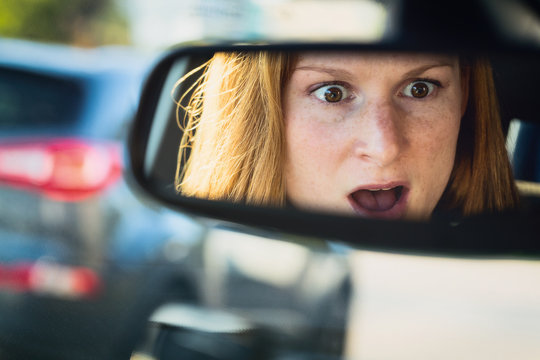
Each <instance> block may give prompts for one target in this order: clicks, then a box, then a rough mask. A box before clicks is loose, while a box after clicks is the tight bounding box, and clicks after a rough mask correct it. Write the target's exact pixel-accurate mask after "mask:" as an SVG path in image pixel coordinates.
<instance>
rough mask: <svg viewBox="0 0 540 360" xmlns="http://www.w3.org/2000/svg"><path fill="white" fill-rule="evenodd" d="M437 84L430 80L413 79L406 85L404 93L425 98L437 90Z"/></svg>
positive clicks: (417, 97)
mask: <svg viewBox="0 0 540 360" xmlns="http://www.w3.org/2000/svg"><path fill="white" fill-rule="evenodd" d="M435 86H437V85H436V84H434V83H432V82H429V81H413V82H412V83H410V84H409V85H407V86H406V87H405V89H404V90H403V94H404V95H405V96H408V97H413V98H416V99H421V98H425V97H426V96H428V95H429V94H431V93H432V92H433V90H435Z"/></svg>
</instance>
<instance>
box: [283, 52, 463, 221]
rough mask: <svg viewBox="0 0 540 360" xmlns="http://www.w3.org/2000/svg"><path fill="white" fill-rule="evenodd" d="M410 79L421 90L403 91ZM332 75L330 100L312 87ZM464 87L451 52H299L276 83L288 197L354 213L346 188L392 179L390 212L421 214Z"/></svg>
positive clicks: (445, 154) (439, 183) (452, 144)
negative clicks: (402, 194)
mask: <svg viewBox="0 0 540 360" xmlns="http://www.w3.org/2000/svg"><path fill="white" fill-rule="evenodd" d="M427 79H429V80H427ZM432 80H433V81H434V83H435V84H438V85H440V86H438V85H436V86H431V85H432V84H431V81H432ZM413 81H425V82H428V83H429V85H430V87H431V90H430V93H429V94H428V95H427V96H425V97H423V98H415V97H414V96H412V93H411V91H410V90H408V88H407V86H408V85H409V84H411V83H412V82H413ZM336 85H338V86H341V90H343V95H344V96H343V99H342V100H341V101H338V102H332V103H330V102H328V101H326V100H325V98H324V97H323V96H317V95H316V94H317V93H315V92H314V91H315V90H316V89H317V88H320V87H321V86H330V87H331V86H336ZM323 90H324V89H323ZM334 91H335V89H334ZM320 93H321V94H324V91H321V92H320ZM464 93H465V92H464V91H462V86H461V81H460V70H459V62H458V59H457V57H454V56H442V55H427V54H426V55H406V54H395V55H390V54H384V55H382V54H379V55H377V54H370V55H366V54H364V55H361V54H351V53H347V54H344V53H334V54H328V53H324V54H322V53H320V54H319V53H306V54H303V55H302V56H300V58H299V61H298V64H297V67H296V69H295V70H294V72H293V74H292V77H291V79H290V81H289V82H288V83H287V84H286V86H285V92H284V114H285V125H286V144H287V157H286V164H285V180H286V187H287V197H288V199H289V201H291V202H292V203H293V204H294V205H296V206H298V207H301V208H313V209H322V210H330V211H336V212H339V213H345V214H356V212H355V211H354V210H353V208H352V207H351V204H350V203H349V200H348V196H349V195H350V194H351V193H352V192H353V191H355V190H357V189H359V188H362V187H365V186H368V185H370V186H371V185H374V184H388V183H392V182H400V183H405V184H406V186H407V188H408V196H407V201H406V206H405V208H404V211H403V213H401V214H400V215H399V217H403V218H414V219H426V218H429V217H430V215H431V213H432V211H433V209H434V208H435V206H436V205H437V202H438V201H439V199H440V197H441V195H442V193H443V191H444V189H445V187H446V185H447V183H448V179H449V177H450V173H451V170H452V167H453V164H454V158H455V152H456V143H457V137H458V132H459V126H460V122H461V116H462V114H463V111H464V104H465V101H464V99H463V94H464Z"/></svg>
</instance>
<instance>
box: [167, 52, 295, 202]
mask: <svg viewBox="0 0 540 360" xmlns="http://www.w3.org/2000/svg"><path fill="white" fill-rule="evenodd" d="M292 68H293V59H292V56H291V55H289V54H286V53H270V52H246V53H217V54H216V55H215V56H214V57H213V58H212V59H211V61H210V62H209V63H208V65H207V69H206V71H205V73H204V75H203V78H201V79H200V81H199V82H198V84H197V89H196V90H195V92H194V94H193V97H192V99H191V101H190V105H189V106H188V108H187V109H186V110H187V123H186V126H185V129H184V136H183V138H182V141H181V145H180V155H179V166H178V170H177V177H176V187H177V190H179V191H180V192H181V193H182V194H183V195H187V196H197V197H202V198H208V199H219V200H233V201H242V202H246V203H249V204H267V205H274V206H282V205H284V204H285V181H284V178H283V175H282V164H283V161H284V152H285V151H284V150H285V148H284V146H285V145H284V140H283V139H284V129H283V116H282V113H281V109H282V99H281V94H282V84H284V83H285V81H286V79H287V78H288V77H289V76H290V72H292ZM218 79H219V81H216V80H218ZM203 98H204V102H203ZM187 151H189V152H190V155H189V156H187V154H186V152H187ZM186 157H187V159H186ZM184 161H185V164H184V166H180V165H182V164H183V163H184ZM180 168H182V170H180Z"/></svg>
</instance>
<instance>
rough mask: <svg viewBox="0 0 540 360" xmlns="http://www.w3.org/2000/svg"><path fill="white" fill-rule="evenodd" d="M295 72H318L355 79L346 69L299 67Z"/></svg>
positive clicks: (313, 66) (312, 66)
mask: <svg viewBox="0 0 540 360" xmlns="http://www.w3.org/2000/svg"><path fill="white" fill-rule="evenodd" d="M294 70H305V71H316V72H320V73H325V74H328V75H332V76H334V77H343V78H352V77H353V74H352V73H351V72H349V71H348V70H345V69H336V68H329V67H324V66H316V65H306V66H299V67H297V68H295V69H294Z"/></svg>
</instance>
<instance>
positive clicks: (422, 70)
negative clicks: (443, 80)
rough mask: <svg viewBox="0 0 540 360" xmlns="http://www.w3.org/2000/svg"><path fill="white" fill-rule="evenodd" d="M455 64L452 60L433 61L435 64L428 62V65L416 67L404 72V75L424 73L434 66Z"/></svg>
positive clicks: (410, 75) (413, 75)
mask: <svg viewBox="0 0 540 360" xmlns="http://www.w3.org/2000/svg"><path fill="white" fill-rule="evenodd" d="M453 66H454V64H453V63H451V62H440V63H439V62H438V63H433V64H426V65H422V66H419V67H417V68H414V69H412V70H409V71H407V72H406V73H405V74H403V77H405V78H408V77H415V76H418V75H421V74H423V73H425V72H426V71H428V70H430V69H433V68H439V67H450V68H451V67H453Z"/></svg>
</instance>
